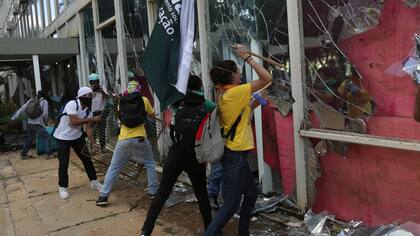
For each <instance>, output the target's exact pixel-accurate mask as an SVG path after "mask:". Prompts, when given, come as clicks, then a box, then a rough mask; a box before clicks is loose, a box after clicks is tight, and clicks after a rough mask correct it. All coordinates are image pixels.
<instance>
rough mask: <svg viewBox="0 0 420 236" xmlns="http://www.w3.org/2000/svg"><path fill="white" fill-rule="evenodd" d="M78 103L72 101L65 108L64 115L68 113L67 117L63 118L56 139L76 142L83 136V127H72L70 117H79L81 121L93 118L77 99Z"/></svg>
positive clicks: (55, 133)
mask: <svg viewBox="0 0 420 236" xmlns="http://www.w3.org/2000/svg"><path fill="white" fill-rule="evenodd" d="M76 101H77V104H76V102H75V101H74V100H72V101H70V102H68V103H67V104H66V106H65V107H64V110H63V113H67V115H63V116H61V119H60V124H59V125H58V127H57V129H56V130H55V132H54V137H55V138H57V139H60V140H68V141H70V140H76V139H78V138H80V137H81V136H82V134H83V132H82V127H83V125H79V126H71V125H70V117H69V115H77V118H79V119H85V118H90V117H93V115H92V112H90V111H89V112H88V109H87V108H85V109H82V105H81V104H80V101H79V99H77V100H76Z"/></svg>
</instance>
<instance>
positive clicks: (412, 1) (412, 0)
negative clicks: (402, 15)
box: [404, 0, 420, 8]
mask: <svg viewBox="0 0 420 236" xmlns="http://www.w3.org/2000/svg"><path fill="white" fill-rule="evenodd" d="M404 2H405V4H406V5H407V6H408V7H410V8H415V7H417V6H418V5H420V1H419V0H404Z"/></svg>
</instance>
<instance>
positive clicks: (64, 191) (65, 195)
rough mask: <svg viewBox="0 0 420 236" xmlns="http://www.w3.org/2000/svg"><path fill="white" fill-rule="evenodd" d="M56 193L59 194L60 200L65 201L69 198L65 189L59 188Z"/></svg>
mask: <svg viewBox="0 0 420 236" xmlns="http://www.w3.org/2000/svg"><path fill="white" fill-rule="evenodd" d="M58 192H59V193H60V198H61V199H67V198H69V197H70V195H69V192H68V191H67V188H64V187H59V188H58Z"/></svg>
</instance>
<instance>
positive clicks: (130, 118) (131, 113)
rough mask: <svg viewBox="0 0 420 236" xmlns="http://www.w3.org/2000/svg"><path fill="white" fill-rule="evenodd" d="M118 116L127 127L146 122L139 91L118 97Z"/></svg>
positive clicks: (144, 109)
mask: <svg viewBox="0 0 420 236" xmlns="http://www.w3.org/2000/svg"><path fill="white" fill-rule="evenodd" d="M119 107H120V112H119V114H118V118H119V119H120V121H121V123H122V124H123V125H125V126H127V127H128V128H134V127H137V126H139V125H141V124H144V123H145V122H146V116H147V112H146V108H145V106H144V101H143V98H142V96H141V94H140V93H131V94H128V95H125V96H122V97H121V98H120V103H119Z"/></svg>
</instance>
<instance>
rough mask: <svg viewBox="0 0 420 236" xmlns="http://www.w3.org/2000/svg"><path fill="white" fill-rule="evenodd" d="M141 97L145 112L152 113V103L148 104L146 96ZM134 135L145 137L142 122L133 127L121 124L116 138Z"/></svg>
mask: <svg viewBox="0 0 420 236" xmlns="http://www.w3.org/2000/svg"><path fill="white" fill-rule="evenodd" d="M142 98H143V101H144V108H145V110H146V112H147V114H148V115H153V113H154V112H155V111H154V110H153V107H152V105H150V102H149V99H147V98H146V97H142ZM135 137H147V135H146V129H145V128H144V124H141V125H139V126H137V127H135V128H128V127H127V126H125V125H123V124H121V130H120V136H119V137H118V140H124V139H129V138H135Z"/></svg>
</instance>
